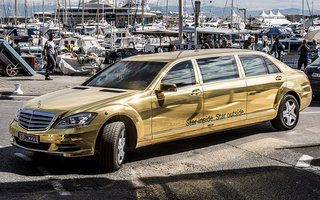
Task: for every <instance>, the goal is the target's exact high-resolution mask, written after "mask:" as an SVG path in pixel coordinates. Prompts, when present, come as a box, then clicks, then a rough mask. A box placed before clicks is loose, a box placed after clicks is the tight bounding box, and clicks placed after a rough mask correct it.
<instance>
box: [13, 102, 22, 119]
mask: <svg viewBox="0 0 320 200" xmlns="http://www.w3.org/2000/svg"><path fill="white" fill-rule="evenodd" d="M20 111H21V106H20V108H19V109H18V110H17V112H16V114H15V115H14V121H16V122H17V121H18V119H19V116H20Z"/></svg>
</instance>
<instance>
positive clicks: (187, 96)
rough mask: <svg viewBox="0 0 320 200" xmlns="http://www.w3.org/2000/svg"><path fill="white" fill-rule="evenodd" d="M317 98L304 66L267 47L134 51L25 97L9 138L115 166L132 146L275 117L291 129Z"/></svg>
mask: <svg viewBox="0 0 320 200" xmlns="http://www.w3.org/2000/svg"><path fill="white" fill-rule="evenodd" d="M311 98H312V91H311V87H310V83H309V81H308V79H307V77H306V75H305V74H304V73H303V72H302V71H298V70H294V69H291V68H290V67H288V66H287V65H285V64H284V63H282V62H280V61H278V60H276V59H274V58H273V57H271V56H269V55H267V54H264V53H262V52H257V51H248V50H232V49H228V50H225V49H212V50H196V51H180V52H168V53H159V54H149V55H141V56H134V57H129V58H126V59H123V60H121V61H120V62H117V63H115V64H113V65H111V66H109V67H107V68H106V69H104V70H102V71H100V72H99V73H97V74H96V75H94V76H93V77H91V78H90V79H88V80H87V81H86V82H84V83H83V84H82V85H80V86H77V87H73V88H67V89H64V90H60V91H57V92H54V93H50V94H47V95H44V96H40V97H38V98H35V99H33V100H30V101H29V102H27V103H25V104H24V105H23V106H22V107H21V108H20V109H19V110H18V111H17V113H16V115H15V117H14V120H13V121H12V123H11V124H10V133H11V135H12V137H11V143H12V145H14V146H16V147H20V148H22V149H25V150H30V151H34V152H43V153H48V154H53V155H59V156H65V157H79V156H92V155H96V156H97V158H98V160H99V163H100V165H101V166H102V167H103V168H106V169H108V170H110V171H116V170H118V169H119V168H120V167H121V166H122V164H123V162H124V158H125V152H126V148H138V147H142V146H145V145H150V144H154V143H159V142H165V141H170V140H174V139H180V138H185V137H189V136H195V135H200V134H206V133H210V132H215V131H221V130H226V129H230V128H235V127H240V126H244V125H248V124H254V123H257V122H264V121H269V120H271V123H272V125H273V126H274V127H275V128H277V129H278V130H290V129H293V128H294V127H295V126H296V125H297V123H298V119H299V112H300V111H301V110H303V109H305V108H306V107H307V106H308V105H309V104H310V102H311Z"/></svg>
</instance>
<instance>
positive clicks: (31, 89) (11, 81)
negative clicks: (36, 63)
mask: <svg viewBox="0 0 320 200" xmlns="http://www.w3.org/2000/svg"><path fill="white" fill-rule="evenodd" d="M89 77H90V75H88V76H69V75H51V78H52V79H53V80H45V79H44V78H45V77H44V73H43V72H37V73H36V75H34V76H24V75H20V74H18V75H17V76H14V77H8V76H0V100H29V99H32V98H34V97H37V96H40V95H43V94H47V93H50V92H54V91H57V90H61V89H64V88H66V87H74V86H77V85H80V84H82V83H83V82H84V81H85V80H86V79H88V78H89ZM16 83H20V84H21V87H20V89H21V90H22V92H23V94H14V91H15V90H16V86H15V84H16Z"/></svg>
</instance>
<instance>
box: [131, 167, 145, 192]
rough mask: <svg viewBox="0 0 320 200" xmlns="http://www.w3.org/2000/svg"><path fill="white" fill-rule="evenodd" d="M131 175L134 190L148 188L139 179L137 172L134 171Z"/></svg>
mask: <svg viewBox="0 0 320 200" xmlns="http://www.w3.org/2000/svg"><path fill="white" fill-rule="evenodd" d="M131 173H132V176H131V183H132V185H133V187H134V188H142V187H145V186H146V184H145V183H144V182H143V181H141V180H140V179H139V178H138V176H137V172H136V171H135V170H133V169H132V170H131Z"/></svg>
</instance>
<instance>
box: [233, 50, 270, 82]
mask: <svg viewBox="0 0 320 200" xmlns="http://www.w3.org/2000/svg"><path fill="white" fill-rule="evenodd" d="M239 58H240V60H241V63H242V66H243V68H244V71H245V73H246V76H247V77H250V76H260V75H265V74H268V71H267V68H266V66H265V64H264V60H263V58H262V57H261V56H255V55H240V56H239Z"/></svg>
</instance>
